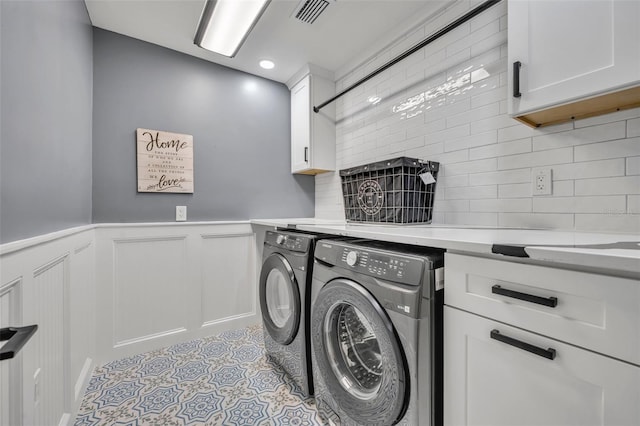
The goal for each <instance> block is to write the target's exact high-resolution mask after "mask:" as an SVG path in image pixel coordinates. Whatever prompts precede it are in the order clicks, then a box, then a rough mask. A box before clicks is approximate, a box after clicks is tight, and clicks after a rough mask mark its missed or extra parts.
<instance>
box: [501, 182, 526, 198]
mask: <svg viewBox="0 0 640 426" xmlns="http://www.w3.org/2000/svg"><path fill="white" fill-rule="evenodd" d="M531 196H532V191H531V182H527V183H509V184H504V185H498V198H523V197H531Z"/></svg>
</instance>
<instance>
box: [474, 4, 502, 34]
mask: <svg viewBox="0 0 640 426" xmlns="http://www.w3.org/2000/svg"><path fill="white" fill-rule="evenodd" d="M506 13H507V2H500V3H499V4H497V5H495V6H493V7H491V8H489V9H488V10H487V11H486V12H483V13H481V14H480V15H478V16H477V17H476V18H474V19H473V20H471V22H470V23H471V31H472V32H473V31H476V30H478V29H480V28H482V27H484V26H485V25H487V24H488V23H490V22H492V21H495V20H498V21H499V20H500V18H502V16H503V15H506Z"/></svg>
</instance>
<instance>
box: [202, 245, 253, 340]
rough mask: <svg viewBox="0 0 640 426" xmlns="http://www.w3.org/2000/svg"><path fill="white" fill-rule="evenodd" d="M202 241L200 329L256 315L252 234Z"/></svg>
mask: <svg viewBox="0 0 640 426" xmlns="http://www.w3.org/2000/svg"><path fill="white" fill-rule="evenodd" d="M202 239H203V241H202V292H201V295H202V297H201V302H202V327H210V326H213V325H215V324H217V323H220V322H222V321H225V320H230V319H233V318H239V317H247V316H253V315H255V313H256V285H255V269H256V266H255V265H256V261H255V253H254V250H253V247H254V246H255V242H254V235H253V233H248V234H238V235H203V236H202Z"/></svg>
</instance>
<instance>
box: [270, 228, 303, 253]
mask: <svg viewBox="0 0 640 426" xmlns="http://www.w3.org/2000/svg"><path fill="white" fill-rule="evenodd" d="M264 242H265V244H270V245H272V246H276V247H282V248H284V249H287V250H290V251H297V252H302V253H305V252H307V251H308V250H309V244H310V239H309V237H307V236H305V235H296V234H293V233H280V232H273V231H267V233H266V234H265V239H264Z"/></svg>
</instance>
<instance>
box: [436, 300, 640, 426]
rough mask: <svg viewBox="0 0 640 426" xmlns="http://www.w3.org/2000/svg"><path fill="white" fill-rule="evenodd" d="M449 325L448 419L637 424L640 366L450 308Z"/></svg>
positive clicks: (494, 425)
mask: <svg viewBox="0 0 640 426" xmlns="http://www.w3.org/2000/svg"><path fill="white" fill-rule="evenodd" d="M444 326H445V343H444V354H445V358H444V362H445V365H444V387H445V389H444V424H445V425H449V426H459V425H491V426H517V425H532V426H533V425H536V426H545V425H558V426H571V425H575V426H586V425H612V426H613V425H617V426H623V425H625V426H626V425H628V426H632V425H634V426H635V425H640V367H638V366H635V365H632V364H629V363H626V362H622V361H619V360H616V359H613V358H609V357H607V356H603V355H600V354H597V353H594V352H591V351H589V350H586V349H582V348H579V347H576V346H572V345H568V344H565V343H562V342H560V341H557V340H553V339H550V338H547V337H544V336H541V335H538V334H534V333H531V332H528V331H525V330H522V329H519V328H515V327H511V326H508V325H505V324H504V323H501V322H497V321H493V320H490V319H487V318H484V317H481V316H478V315H475V314H472V313H469V312H466V311H462V310H459V309H456V308H454V307H450V306H445V312H444ZM496 332H497V334H496ZM492 336H493V337H492ZM496 338H498V339H502V340H505V338H506V340H507V342H505V341H502V340H497V339H496ZM511 339H513V340H511ZM520 342H521V343H522V344H521V343H520ZM514 345H520V346H521V347H517V346H514ZM527 345H530V346H527ZM522 347H524V348H525V349H523V348H522ZM527 349H529V350H535V351H539V353H533V352H530V351H529V350H527ZM551 354H553V355H552V356H551ZM547 356H549V357H552V358H553V359H549V358H547Z"/></svg>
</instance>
